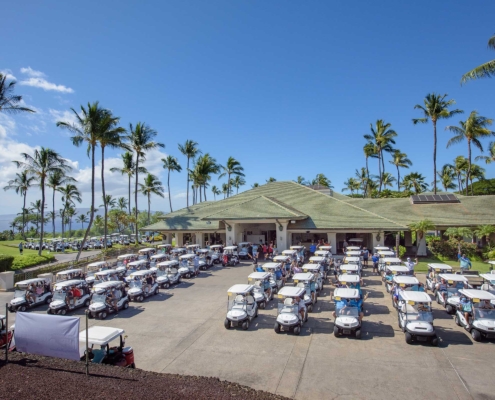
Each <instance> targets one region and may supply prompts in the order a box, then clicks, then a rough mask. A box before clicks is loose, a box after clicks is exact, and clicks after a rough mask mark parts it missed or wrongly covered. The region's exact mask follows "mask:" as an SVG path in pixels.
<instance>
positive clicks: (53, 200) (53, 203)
mask: <svg viewBox="0 0 495 400" xmlns="http://www.w3.org/2000/svg"><path fill="white" fill-rule="evenodd" d="M52 213H53V219H52V230H53V237H55V187H54V188H53V195H52Z"/></svg>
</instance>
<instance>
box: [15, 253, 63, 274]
mask: <svg viewBox="0 0 495 400" xmlns="http://www.w3.org/2000/svg"><path fill="white" fill-rule="evenodd" d="M13 259H14V262H13V263H12V266H11V270H17V269H23V268H29V267H34V266H36V265H40V264H46V263H49V262H52V261H55V256H54V255H52V254H48V255H46V256H39V255H37V254H26V255H23V256H15V257H13Z"/></svg>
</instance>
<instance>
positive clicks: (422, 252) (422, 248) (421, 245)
mask: <svg viewBox="0 0 495 400" xmlns="http://www.w3.org/2000/svg"><path fill="white" fill-rule="evenodd" d="M417 242H418V252H417V255H418V256H426V234H424V235H423V238H422V239H421V240H418V241H417Z"/></svg>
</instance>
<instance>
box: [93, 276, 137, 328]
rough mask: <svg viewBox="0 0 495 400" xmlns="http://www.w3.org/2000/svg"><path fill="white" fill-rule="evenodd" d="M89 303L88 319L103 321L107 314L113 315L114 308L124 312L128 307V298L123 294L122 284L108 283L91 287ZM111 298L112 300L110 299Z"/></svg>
mask: <svg viewBox="0 0 495 400" xmlns="http://www.w3.org/2000/svg"><path fill="white" fill-rule="evenodd" d="M92 291H93V294H92V296H91V303H90V305H89V307H88V311H89V314H88V317H89V318H97V317H98V318H101V319H105V318H106V317H107V315H108V314H111V313H114V312H115V311H116V307H115V306H117V308H118V309H119V310H120V309H123V310H126V309H127V308H128V307H129V298H128V297H127V294H126V292H125V288H124V283H123V282H120V281H110V282H103V283H98V284H96V285H94V286H93V289H92ZM110 296H112V297H113V300H112V299H110ZM112 301H113V302H114V303H113V304H112V303H111V302H112Z"/></svg>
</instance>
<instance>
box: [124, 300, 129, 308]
mask: <svg viewBox="0 0 495 400" xmlns="http://www.w3.org/2000/svg"><path fill="white" fill-rule="evenodd" d="M122 308H123V309H124V310H127V309H128V308H129V302H128V301H126V302H125V303H124V304H123V305H122Z"/></svg>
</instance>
